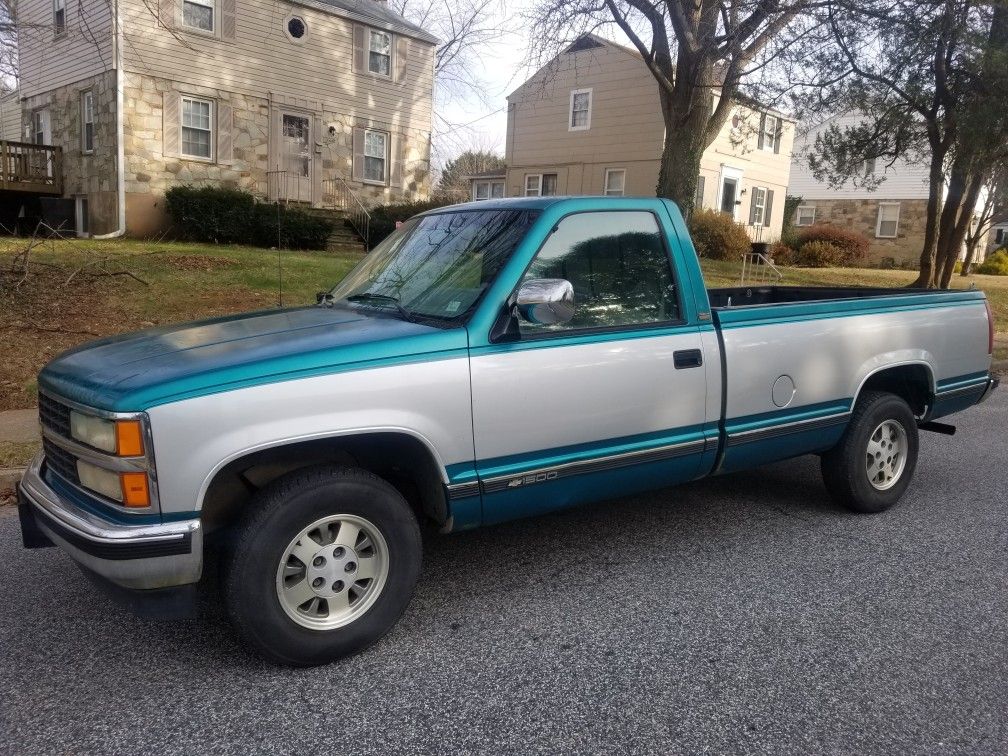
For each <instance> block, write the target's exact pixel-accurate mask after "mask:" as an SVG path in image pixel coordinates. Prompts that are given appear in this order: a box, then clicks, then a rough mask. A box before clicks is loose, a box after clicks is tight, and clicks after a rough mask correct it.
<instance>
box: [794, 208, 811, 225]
mask: <svg viewBox="0 0 1008 756" xmlns="http://www.w3.org/2000/svg"><path fill="white" fill-rule="evenodd" d="M813 223H815V205H799V206H798V214H797V217H796V218H795V225H796V226H811V225H812V224H813Z"/></svg>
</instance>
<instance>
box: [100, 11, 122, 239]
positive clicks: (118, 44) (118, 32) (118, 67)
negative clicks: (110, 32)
mask: <svg viewBox="0 0 1008 756" xmlns="http://www.w3.org/2000/svg"><path fill="white" fill-rule="evenodd" d="M114 12H115V18H114V19H113V21H114V23H115V35H114V36H113V37H112V44H113V45H115V75H116V206H117V210H118V216H119V218H118V220H119V223H118V226H119V227H118V228H117V229H116V230H115V231H112V232H111V233H108V234H101V235H98V236H94V235H93V236H92V237H91V238H92V239H116V238H118V237H120V236H122V235H123V234H125V233H126V145H125V132H126V130H125V127H124V125H123V100H124V97H123V52H122V18H121V15H120V13H119V0H115V11H114Z"/></svg>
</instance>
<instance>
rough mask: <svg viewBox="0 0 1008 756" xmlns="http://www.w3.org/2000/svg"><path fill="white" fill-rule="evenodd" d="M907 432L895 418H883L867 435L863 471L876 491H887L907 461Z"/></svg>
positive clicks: (897, 479) (895, 481) (901, 472)
mask: <svg viewBox="0 0 1008 756" xmlns="http://www.w3.org/2000/svg"><path fill="white" fill-rule="evenodd" d="M907 448H908V443H907V434H906V429H905V428H904V427H903V425H902V424H901V423H899V422H897V421H896V420H884V421H883V422H881V423H879V425H878V427H877V428H875V430H874V431H873V432H872V434H871V435H870V436H869V437H868V448H867V449H866V454H865V471H866V473H867V474H868V482H869V483H871V485H872V487H873V488H874V489H875V490H876V491H888V490H889V489H890V488H892V487H893V486H895V485H896V483H897V482H898V481H899V479H900V477H901V476H902V475H903V470H904V468H905V467H906V461H907Z"/></svg>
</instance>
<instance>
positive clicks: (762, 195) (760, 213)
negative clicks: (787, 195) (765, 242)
mask: <svg viewBox="0 0 1008 756" xmlns="http://www.w3.org/2000/svg"><path fill="white" fill-rule="evenodd" d="M765 215H766V189H764V188H763V187H761V186H754V187H753V191H752V208H751V209H750V211H749V225H750V226H762V225H763V218H764V217H765Z"/></svg>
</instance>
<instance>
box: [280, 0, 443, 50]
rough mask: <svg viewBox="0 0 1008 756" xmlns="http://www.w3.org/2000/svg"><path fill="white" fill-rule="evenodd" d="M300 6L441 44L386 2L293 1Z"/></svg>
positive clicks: (360, 0)
mask: <svg viewBox="0 0 1008 756" xmlns="http://www.w3.org/2000/svg"><path fill="white" fill-rule="evenodd" d="M292 1H293V2H295V3H298V4H299V5H307V6H309V7H312V8H318V9H319V10H324V11H329V12H330V13H335V14H336V15H338V16H343V17H345V18H349V19H351V20H353V21H360V22H361V23H363V24H369V25H371V26H375V27H377V28H379V29H389V30H391V31H395V32H399V33H401V34H404V35H406V36H407V37H413V38H415V39H419V40H421V41H423V42H428V43H430V44H432V45H438V44H440V43H441V40H439V39H438V38H437V37H435V36H434V35H433V34H431V33H430V32H428V31H425V30H424V29H422V28H421V27H419V26H417V25H416V24H414V23H413V22H412V21H407V20H406V19H405V18H403V17H402V16H401V15H399V14H398V13H396V12H395V11H394V10H392V8H391V7H389V4H388V2H385V1H384V0H292Z"/></svg>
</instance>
